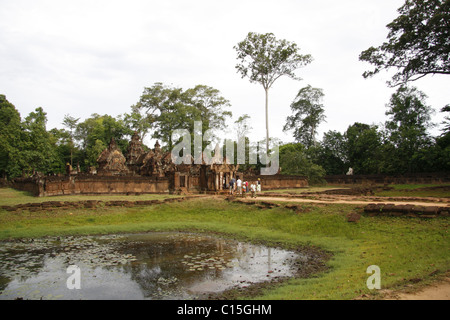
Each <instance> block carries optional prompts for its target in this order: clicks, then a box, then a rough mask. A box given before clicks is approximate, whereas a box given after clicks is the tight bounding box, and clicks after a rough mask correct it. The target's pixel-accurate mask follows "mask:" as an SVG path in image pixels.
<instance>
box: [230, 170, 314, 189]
mask: <svg viewBox="0 0 450 320" xmlns="http://www.w3.org/2000/svg"><path fill="white" fill-rule="evenodd" d="M238 175H239V173H238ZM241 178H243V181H248V183H249V184H250V183H251V182H256V181H257V180H258V178H259V179H261V189H262V190H274V189H290V188H305V187H308V186H309V185H308V179H307V178H306V177H304V176H287V175H281V174H276V175H272V176H262V175H258V176H253V175H244V176H243V177H241Z"/></svg>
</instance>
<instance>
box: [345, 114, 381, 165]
mask: <svg viewBox="0 0 450 320" xmlns="http://www.w3.org/2000/svg"><path fill="white" fill-rule="evenodd" d="M344 137H345V140H346V153H347V158H348V164H349V166H351V167H352V168H353V170H354V172H355V173H357V174H374V173H379V168H380V161H381V159H380V157H381V154H380V152H381V149H380V148H381V145H382V139H381V134H380V132H379V131H378V127H377V126H376V125H368V124H365V123H359V122H356V123H354V124H353V125H351V126H349V127H348V129H347V131H346V132H345V134H344Z"/></svg>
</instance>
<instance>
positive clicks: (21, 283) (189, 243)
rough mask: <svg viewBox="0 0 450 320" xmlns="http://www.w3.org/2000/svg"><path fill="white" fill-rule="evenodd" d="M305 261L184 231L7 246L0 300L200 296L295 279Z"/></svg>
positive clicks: (2, 251) (0, 248)
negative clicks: (75, 268)
mask: <svg viewBox="0 0 450 320" xmlns="http://www.w3.org/2000/svg"><path fill="white" fill-rule="evenodd" d="M307 259H308V258H307V256H306V255H302V254H301V253H299V252H292V251H287V250H282V249H278V248H270V247H266V246H263V245H255V244H251V243H245V242H240V241H236V240H230V239H225V238H221V237H217V236H212V235H204V234H193V233H182V232H154V233H143V234H125V235H107V236H77V237H47V238H41V239H34V240H22V241H18V240H17V241H2V242H0V299H2V300H11V299H17V298H19V299H29V300H35V299H44V300H48V299H52V300H54V299H61V300H75V299H76V300H80V299H83V300H95V299H108V300H110V299H120V300H126V299H133V300H143V299H152V300H163V299H170V300H177V299H198V298H204V297H206V296H207V295H210V294H220V293H221V292H224V291H225V290H228V289H231V288H236V287H240V288H245V287H248V286H250V285H252V284H257V283H261V282H266V281H273V280H279V279H283V278H285V277H292V276H295V274H296V273H297V271H298V268H299V265H301V264H303V263H304V262H305V261H306V260H307ZM70 266H76V267H77V268H78V273H77V272H75V271H73V270H74V269H71V268H73V267H71V268H69V267H70ZM68 268H69V269H68ZM75 284H78V285H79V289H78V288H74V286H75Z"/></svg>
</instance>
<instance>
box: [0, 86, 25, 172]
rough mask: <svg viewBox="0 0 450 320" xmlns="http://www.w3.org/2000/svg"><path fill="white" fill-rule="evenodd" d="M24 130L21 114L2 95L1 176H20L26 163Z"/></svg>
mask: <svg viewBox="0 0 450 320" xmlns="http://www.w3.org/2000/svg"><path fill="white" fill-rule="evenodd" d="M23 138H24V131H23V128H22V124H21V118H20V114H19V112H18V111H17V109H16V108H15V107H14V105H13V104H12V103H10V102H9V101H8V100H7V99H6V97H5V96H4V95H0V176H2V177H3V178H14V177H17V176H20V174H21V170H22V167H23V165H24V159H23V154H22V153H23V149H24V146H23Z"/></svg>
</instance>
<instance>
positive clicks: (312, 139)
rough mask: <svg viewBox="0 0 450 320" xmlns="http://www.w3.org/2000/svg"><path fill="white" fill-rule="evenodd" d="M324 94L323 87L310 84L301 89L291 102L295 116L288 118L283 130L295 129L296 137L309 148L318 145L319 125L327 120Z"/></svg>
mask: <svg viewBox="0 0 450 320" xmlns="http://www.w3.org/2000/svg"><path fill="white" fill-rule="evenodd" d="M323 96H324V94H323V91H322V90H321V89H317V88H313V87H311V86H310V85H309V86H307V87H305V88H302V89H300V91H299V92H298V94H297V97H296V98H295V100H294V102H293V103H292V104H291V110H292V112H294V115H293V116H289V117H287V119H286V124H285V126H284V128H283V131H288V130H294V138H295V140H296V141H297V142H300V143H302V144H304V145H305V146H306V147H307V148H309V147H311V146H316V145H317V144H316V134H317V127H318V125H319V123H320V122H322V121H324V120H325V111H324V108H323V104H321V100H322V98H323Z"/></svg>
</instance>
